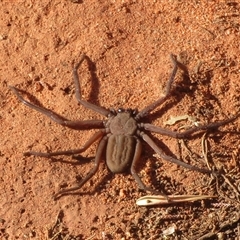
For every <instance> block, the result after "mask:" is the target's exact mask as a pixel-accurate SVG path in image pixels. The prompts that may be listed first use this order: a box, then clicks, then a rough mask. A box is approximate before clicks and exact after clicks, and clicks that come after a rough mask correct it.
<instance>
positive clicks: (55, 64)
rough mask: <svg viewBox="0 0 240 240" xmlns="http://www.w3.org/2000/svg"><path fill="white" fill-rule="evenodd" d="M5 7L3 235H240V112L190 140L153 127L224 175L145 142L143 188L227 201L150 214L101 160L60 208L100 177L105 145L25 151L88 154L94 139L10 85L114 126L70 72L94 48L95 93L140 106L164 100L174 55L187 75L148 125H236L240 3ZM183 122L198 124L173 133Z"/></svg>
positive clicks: (1, 37)
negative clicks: (43, 155) (100, 152)
mask: <svg viewBox="0 0 240 240" xmlns="http://www.w3.org/2000/svg"><path fill="white" fill-rule="evenodd" d="M0 9H1V15H0V26H1V28H0V51H1V54H0V106H1V108H0V120H1V133H0V134H1V135H0V136H1V144H0V181H1V182H0V239H11V240H12V239H52V240H57V239H65V240H66V239H72V240H73V239H84V240H90V239H91V240H94V239H100V240H109V239H121V240H124V239H141V240H144V239H149V240H150V239H151V240H155V239H168V240H171V239H181V240H182V239H183V240H184V239H186V240H190V239H191V240H193V239H195V240H197V239H234V240H237V239H238V240H239V239H240V210H239V209H240V196H239V194H240V157H239V155H240V140H239V138H240V137H239V136H240V135H239V133H240V118H238V119H236V120H235V121H234V122H232V123H229V124H228V125H226V126H223V127H220V128H219V129H215V130H214V131H208V132H207V134H206V135H204V133H203V132H201V133H199V134H197V135H194V136H193V137H191V138H187V139H185V140H184V141H183V140H177V139H174V138H171V137H167V136H162V135H160V134H150V133H149V135H151V136H152V138H153V139H154V140H155V142H156V143H157V144H158V146H160V147H161V148H162V149H163V150H164V152H165V153H166V154H168V155H171V156H175V157H177V158H178V159H180V160H181V161H184V162H187V163H189V164H191V165H194V166H198V167H201V168H208V167H209V168H211V169H218V170H221V172H222V175H220V176H215V177H214V176H210V175H209V174H201V173H198V172H193V171H190V170H187V169H185V168H183V167H180V166H177V165H175V164H172V163H169V162H167V161H165V160H163V159H161V158H159V157H158V156H157V155H156V154H155V153H154V151H153V150H152V149H151V148H150V147H149V146H148V145H147V144H143V153H142V157H141V162H140V163H139V169H138V170H139V175H140V176H141V178H142V180H143V182H144V183H145V184H147V185H149V186H152V187H153V188H155V189H159V190H161V191H162V192H165V193H167V194H177V195H182V194H196V195H201V194H205V195H213V196H217V198H214V199H209V200H203V201H198V202H194V203H192V202H187V203H183V204H169V205H167V206H156V207H139V206H137V205H136V200H137V199H138V198H139V197H141V196H145V195H146V194H147V193H146V192H144V191H141V190H139V188H138V184H137V182H136V181H135V180H134V178H133V177H132V176H131V174H130V172H126V173H123V174H113V173H110V172H109V170H108V169H107V167H106V164H105V162H104V158H103V161H102V163H101V165H100V168H99V171H98V172H97V173H96V175H95V176H94V177H93V178H92V179H91V180H90V181H89V182H88V183H86V184H85V185H84V186H83V187H82V188H81V189H80V190H79V191H76V193H75V194H69V195H67V196H63V197H62V198H60V199H58V200H54V198H53V195H54V194H56V193H57V192H58V191H59V190H61V189H65V188H70V187H72V186H76V184H77V182H78V181H79V180H80V179H82V178H83V177H84V176H86V174H87V173H88V172H89V171H90V170H91V169H92V167H93V165H94V160H93V158H94V156H95V154H96V148H97V143H95V144H93V145H92V146H91V147H90V148H89V149H88V150H86V151H85V152H84V153H83V154H82V155H81V156H78V160H76V159H75V158H73V157H71V156H59V157H54V158H51V159H47V158H41V157H34V156H24V155H23V153H24V152H26V151H29V150H32V151H41V152H54V151H59V150H67V149H76V148H80V147H81V146H83V144H84V143H85V142H86V141H87V140H88V139H89V138H90V136H91V135H92V134H93V133H94V132H96V131H95V130H88V131H76V130H71V129H69V128H66V127H63V126H61V125H58V124H57V123H55V122H53V121H52V120H51V119H49V118H47V117H46V116H44V115H42V114H40V113H39V112H37V111H35V110H33V109H31V108H29V107H27V106H25V105H24V104H22V103H20V101H19V100H18V99H17V97H16V96H15V95H14V94H13V92H12V91H11V90H10V89H9V87H8V86H9V85H12V86H15V87H17V88H18V89H21V90H22V91H21V95H22V96H23V97H24V98H25V99H26V100H28V101H31V102H32V103H34V104H36V105H38V106H44V107H45V108H48V109H51V110H53V111H54V112H56V113H58V114H60V115H61V116H64V117H65V118H67V119H71V120H87V119H104V117H103V116H101V115H99V114H98V113H95V112H93V111H91V110H89V109H86V108H84V107H83V106H80V105H78V103H77V100H76V98H75V95H74V90H75V88H74V84H73V80H72V68H73V64H74V63H76V62H77V61H78V60H79V58H80V56H81V54H82V53H85V54H86V55H87V56H88V57H89V59H90V60H91V61H90V62H89V64H88V63H87V62H86V61H85V62H83V64H82V66H81V67H80V69H79V75H80V76H81V78H80V79H81V91H82V97H83V99H85V100H87V101H89V102H92V103H94V104H96V105H100V106H103V107H105V108H114V109H118V108H119V107H122V108H133V109H135V108H137V109H139V110H141V109H143V108H144V107H145V106H147V105H149V104H150V103H152V102H154V101H155V100H157V99H158V98H159V97H160V96H161V94H162V93H163V91H164V89H165V86H166V82H167V80H168V78H169V76H170V73H171V71H172V63H171V60H170V54H171V53H173V54H175V55H177V59H178V61H179V62H181V63H182V64H183V65H184V66H186V69H187V70H188V73H186V71H185V72H183V71H182V70H179V71H178V73H177V76H176V79H175V81H174V84H173V87H172V91H171V96H170V97H169V99H168V100H167V101H166V102H165V103H164V104H163V105H161V106H160V107H158V108H157V109H156V110H155V111H153V112H152V114H151V115H150V116H148V117H146V119H144V122H151V123H153V124H154V125H156V126H161V127H165V128H168V129H171V130H174V131H182V130H181V129H182V128H185V127H186V126H188V127H189V126H191V125H193V124H196V123H198V124H205V123H210V122H216V121H219V120H223V119H227V118H229V117H231V116H234V115H236V114H238V113H239V112H240V77H239V74H240V59H239V56H240V45H239V39H240V2H239V1H228V0H225V1H213V0H212V1H209V0H194V1H192V0H187V1H182V0H169V1H135V0H129V1H128V0H127V1H124V0H111V1H103V0H88V1H87V0H82V1H81V0H80V1H70V0H62V1H49V0H47V1H46V0H43V1H32V0H24V1H23V0H9V1H7V0H1V1H0ZM183 115H188V116H189V117H190V118H189V119H188V120H183V121H179V122H177V123H176V124H173V125H166V121H168V120H169V119H171V117H177V116H183ZM192 118H193V119H194V120H191V119H192ZM204 144H207V150H206V148H205V147H204ZM75 157H76V156H75ZM148 194H149V193H148ZM170 227H172V228H170ZM169 228H170V229H169ZM166 230H168V231H166ZM171 230H173V231H171Z"/></svg>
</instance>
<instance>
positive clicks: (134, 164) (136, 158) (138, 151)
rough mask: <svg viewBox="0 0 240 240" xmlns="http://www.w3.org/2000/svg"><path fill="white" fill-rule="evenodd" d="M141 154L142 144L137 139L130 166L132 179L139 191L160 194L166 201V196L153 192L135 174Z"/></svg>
mask: <svg viewBox="0 0 240 240" xmlns="http://www.w3.org/2000/svg"><path fill="white" fill-rule="evenodd" d="M141 153H142V143H141V141H140V140H139V139H137V144H136V149H135V153H134V157H133V161H132V165H131V174H132V176H133V177H134V179H135V180H136V182H137V183H138V185H139V187H140V189H143V190H144V191H149V192H151V193H153V194H160V195H162V196H164V197H166V199H168V196H167V195H166V194H164V193H161V192H159V191H157V190H154V189H152V188H150V187H147V186H146V185H145V184H144V183H143V182H142V180H141V178H140V177H139V175H138V174H137V171H136V167H137V165H138V161H139V159H140V157H141Z"/></svg>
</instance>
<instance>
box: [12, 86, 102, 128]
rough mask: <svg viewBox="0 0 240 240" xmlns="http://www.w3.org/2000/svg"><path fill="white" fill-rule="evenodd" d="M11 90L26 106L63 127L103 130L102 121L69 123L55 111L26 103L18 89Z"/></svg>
mask: <svg viewBox="0 0 240 240" xmlns="http://www.w3.org/2000/svg"><path fill="white" fill-rule="evenodd" d="M9 88H10V89H11V90H12V91H13V93H14V94H15V95H16V96H17V98H18V99H19V100H20V101H21V102H22V103H23V104H25V105H26V106H28V107H30V108H32V109H34V110H36V111H38V112H40V113H42V114H44V115H46V116H47V117H49V118H51V119H52V120H53V121H54V122H56V123H58V124H61V125H62V126H65V127H69V128H72V129H75V130H85V129H93V128H103V127H104V124H103V121H102V120H85V121H79V120H77V121H69V120H67V119H65V118H64V117H62V116H59V115H58V114H57V113H54V112H53V111H51V110H49V109H46V108H43V107H39V106H37V105H34V104H32V103H30V102H28V101H26V100H25V99H24V98H23V97H22V96H21V95H20V94H19V91H18V90H17V88H15V87H13V86H9Z"/></svg>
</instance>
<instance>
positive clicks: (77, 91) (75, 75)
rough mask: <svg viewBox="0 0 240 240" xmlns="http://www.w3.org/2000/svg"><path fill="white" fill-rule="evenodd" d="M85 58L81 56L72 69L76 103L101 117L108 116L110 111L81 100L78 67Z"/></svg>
mask: <svg viewBox="0 0 240 240" xmlns="http://www.w3.org/2000/svg"><path fill="white" fill-rule="evenodd" d="M85 58H86V55H85V54H83V55H82V56H81V58H80V61H79V62H78V64H77V65H76V66H75V67H74V68H73V79H74V84H75V94H76V98H77V101H78V102H79V103H80V104H81V105H83V106H84V107H86V108H88V109H91V110H93V111H94V112H98V113H100V114H101V115H104V116H106V117H107V116H108V115H109V113H110V111H109V110H107V109H105V108H103V107H99V106H97V105H94V104H92V103H90V102H87V101H84V100H83V99H82V94H81V87H80V84H79V76H78V72H77V71H78V68H79V67H80V65H81V64H82V62H83V60H84V59H85Z"/></svg>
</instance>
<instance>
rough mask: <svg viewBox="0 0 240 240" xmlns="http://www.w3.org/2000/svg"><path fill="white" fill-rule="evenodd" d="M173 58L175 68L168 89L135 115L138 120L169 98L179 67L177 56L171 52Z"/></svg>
mask: <svg viewBox="0 0 240 240" xmlns="http://www.w3.org/2000/svg"><path fill="white" fill-rule="evenodd" d="M170 57H171V60H172V62H173V70H172V73H171V76H170V78H169V80H168V82H167V86H166V91H165V93H164V95H163V96H161V97H160V98H159V99H158V100H157V101H155V102H154V103H152V104H150V105H148V106H147V107H145V108H144V109H143V110H141V111H140V112H139V113H138V114H137V115H136V117H135V119H136V120H139V119H140V118H143V117H145V116H147V115H148V114H149V113H150V112H151V111H152V110H154V109H155V108H156V107H158V106H159V105H161V104H162V103H164V102H165V100H166V99H167V98H168V96H169V95H170V90H171V86H172V83H173V81H174V78H175V76H176V73H177V69H178V62H177V59H176V56H175V55H173V54H171V55H170Z"/></svg>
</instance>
